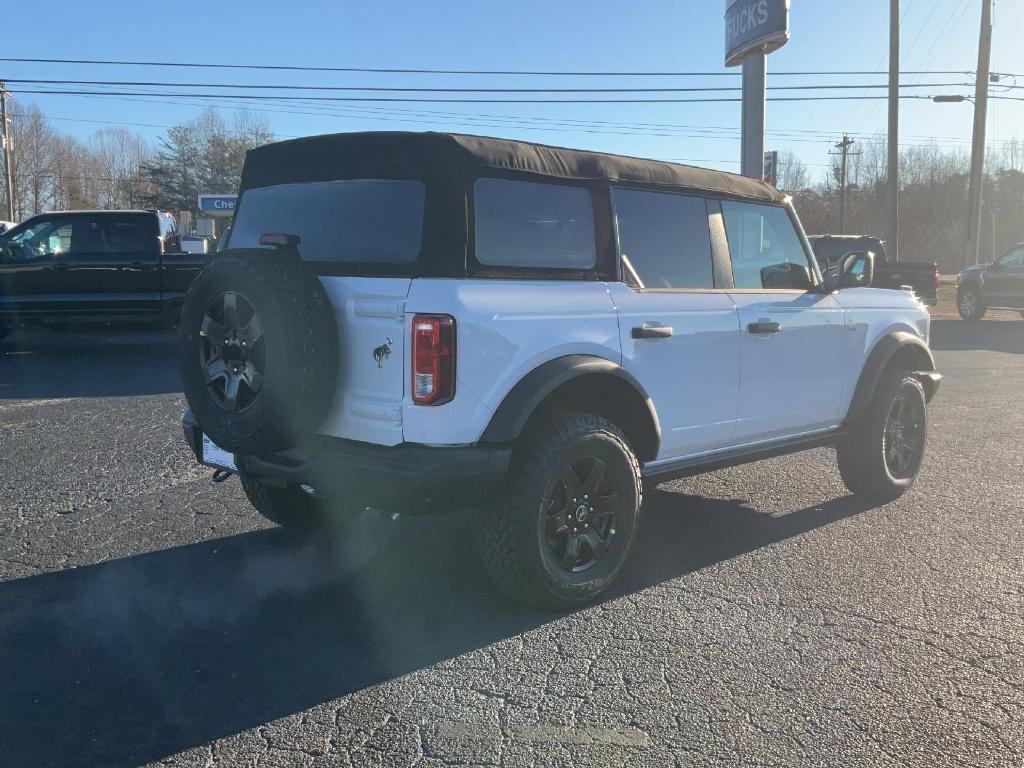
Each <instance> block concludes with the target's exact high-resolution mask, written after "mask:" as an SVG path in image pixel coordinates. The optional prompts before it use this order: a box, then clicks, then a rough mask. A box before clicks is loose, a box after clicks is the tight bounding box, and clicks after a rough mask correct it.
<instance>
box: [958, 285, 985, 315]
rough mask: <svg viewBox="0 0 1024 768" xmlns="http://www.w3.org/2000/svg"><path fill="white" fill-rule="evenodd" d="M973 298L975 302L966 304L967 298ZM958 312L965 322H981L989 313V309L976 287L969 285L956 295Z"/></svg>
mask: <svg viewBox="0 0 1024 768" xmlns="http://www.w3.org/2000/svg"><path fill="white" fill-rule="evenodd" d="M968 296H969V297H972V298H973V301H971V302H965V301H964V298H965V297H968ZM956 311H957V312H958V313H959V315H960V317H961V318H962V319H964V320H981V318H983V317H984V316H985V313H986V312H987V311H988V307H986V306H985V305H984V303H982V301H981V294H980V293H978V289H977V288H975V287H974V286H971V285H967V286H964V287H963V288H961V289H960V290H959V291H957V293H956Z"/></svg>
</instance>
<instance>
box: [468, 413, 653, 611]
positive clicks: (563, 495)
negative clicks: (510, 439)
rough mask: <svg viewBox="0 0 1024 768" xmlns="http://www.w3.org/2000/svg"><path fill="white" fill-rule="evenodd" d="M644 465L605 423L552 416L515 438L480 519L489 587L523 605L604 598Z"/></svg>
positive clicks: (627, 543)
mask: <svg viewBox="0 0 1024 768" xmlns="http://www.w3.org/2000/svg"><path fill="white" fill-rule="evenodd" d="M641 498H642V492H641V482H640V465H639V463H638V462H637V459H636V456H635V455H634V454H633V451H632V449H631V448H630V446H629V443H628V441H627V440H626V437H625V435H624V434H623V433H622V431H621V430H620V429H619V428H618V427H616V426H615V425H614V424H612V423H611V422H610V421H608V420H607V419H603V418H600V417H598V416H592V415H590V414H585V413H577V412H572V411H556V412H554V413H552V414H550V415H549V416H547V417H543V418H542V419H540V420H539V421H538V422H537V423H535V424H533V425H531V426H530V427H529V428H528V429H527V431H526V432H525V433H524V435H523V436H522V438H520V442H519V444H518V445H517V446H516V448H515V451H514V453H513V457H512V465H511V467H510V469H509V478H508V487H507V490H506V495H505V497H504V498H502V499H501V500H499V501H498V502H497V503H496V504H495V505H494V506H493V507H492V508H491V509H490V510H488V511H487V513H485V514H484V516H483V518H482V520H481V526H480V531H479V546H480V553H481V556H482V558H483V562H484V566H485V567H486V569H487V571H488V573H489V574H490V576H491V578H492V579H493V580H494V582H495V584H496V585H497V586H498V587H499V588H500V589H501V590H502V591H504V592H505V593H507V594H509V595H510V596H512V597H513V598H515V599H517V600H520V601H521V602H523V603H526V604H528V605H531V606H534V607H538V608H545V609H569V608H573V607H576V606H579V605H583V604H585V603H588V602H590V601H592V600H594V599H595V598H597V597H598V595H600V594H601V593H602V592H604V591H605V590H607V589H608V588H609V587H610V586H611V584H612V583H613V582H614V581H615V578H616V576H618V574H619V571H620V570H621V568H622V565H623V563H625V561H626V558H627V556H628V555H629V551H630V549H631V548H632V546H633V540H634V538H635V537H636V530H637V523H638V521H639V514H640V503H641Z"/></svg>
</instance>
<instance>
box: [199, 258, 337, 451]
mask: <svg viewBox="0 0 1024 768" xmlns="http://www.w3.org/2000/svg"><path fill="white" fill-rule="evenodd" d="M179 334H180V340H181V343H180V353H181V356H180V366H181V378H182V383H183V385H184V391H185V397H186V398H187V399H188V404H189V407H190V408H191V409H192V412H193V413H194V414H195V417H196V421H197V422H198V423H199V424H200V426H201V427H202V429H203V431H204V432H205V433H206V434H207V435H209V436H210V438H211V439H212V440H213V441H214V442H215V443H217V445H219V446H221V447H222V448H224V449H225V450H228V451H232V452H234V453H243V454H245V453H260V452H268V451H276V450H281V449H284V448H288V447H290V446H292V445H295V444H296V443H299V442H301V440H302V439H303V438H304V437H305V436H307V435H310V434H312V433H314V432H315V431H316V429H317V427H319V426H320V424H321V422H322V421H323V419H324V416H325V415H326V414H327V409H328V408H329V407H330V405H331V401H332V399H333V397H334V390H335V382H336V380H337V376H338V328H337V324H336V322H335V319H334V313H333V310H332V308H331V303H330V300H329V298H328V297H327V294H326V293H325V292H324V289H323V286H322V285H321V284H320V281H319V279H318V278H317V276H316V275H315V274H313V272H312V271H311V270H310V269H309V267H308V266H307V265H306V264H305V263H303V262H302V260H301V259H300V258H299V256H298V254H297V253H290V252H288V251H269V250H259V249H254V250H238V251H225V252H224V253H223V254H221V255H219V256H217V257H216V258H215V259H213V260H211V261H210V262H209V263H208V264H207V266H206V267H205V268H204V269H203V271H202V272H200V273H199V275H198V276H197V277H196V279H195V280H194V281H193V283H192V286H191V288H190V289H189V292H188V294H187V296H186V297H185V302H184V306H183V308H182V314H181V326H180V331H179Z"/></svg>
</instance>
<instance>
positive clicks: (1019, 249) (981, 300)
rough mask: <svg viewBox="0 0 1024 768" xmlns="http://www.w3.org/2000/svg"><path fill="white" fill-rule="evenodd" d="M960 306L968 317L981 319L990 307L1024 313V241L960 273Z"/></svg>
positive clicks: (958, 308)
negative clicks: (989, 261)
mask: <svg viewBox="0 0 1024 768" xmlns="http://www.w3.org/2000/svg"><path fill="white" fill-rule="evenodd" d="M956 308H957V311H958V312H959V313H960V317H962V318H963V319H964V320H980V319H981V318H983V317H984V316H985V312H987V311H988V310H990V309H1016V310H1020V311H1021V316H1022V317H1024V243H1018V244H1017V245H1015V246H1013V247H1012V248H1011V249H1010V250H1008V251H1007V252H1006V253H1004V254H1003V255H1002V256H1000V257H999V258H998V259H996V260H995V261H994V262H992V263H991V264H978V265H976V266H973V267H968V268H967V269H965V270H963V271H962V272H961V273H960V274H959V275H957V277H956Z"/></svg>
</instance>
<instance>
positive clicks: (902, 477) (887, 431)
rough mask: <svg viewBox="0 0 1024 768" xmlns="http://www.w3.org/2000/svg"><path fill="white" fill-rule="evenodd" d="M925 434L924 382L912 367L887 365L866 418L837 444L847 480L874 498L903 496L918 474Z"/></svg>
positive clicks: (854, 490)
mask: <svg viewBox="0 0 1024 768" xmlns="http://www.w3.org/2000/svg"><path fill="white" fill-rule="evenodd" d="M927 436H928V424H927V411H926V407H925V396H924V388H923V387H922V386H921V382H919V381H918V380H917V379H915V378H914V377H913V376H912V375H910V373H909V372H908V371H903V370H898V369H890V370H888V371H886V372H885V373H884V374H883V377H882V380H881V381H880V382H879V385H878V390H877V392H876V393H875V399H874V401H873V402H872V403H871V406H870V407H869V409H868V412H867V413H866V414H865V416H864V418H863V420H862V421H861V422H860V423H859V424H858V425H856V426H855V427H854V428H853V431H852V432H851V433H850V434H848V435H847V436H846V437H845V438H844V439H843V440H842V441H841V442H840V444H839V446H838V450H837V457H838V461H839V474H840V475H841V476H842V478H843V483H844V484H845V485H846V487H847V488H848V489H849V490H850V492H851V493H854V494H856V495H858V496H862V497H864V498H866V499H869V500H871V501H878V502H886V501H892V500H893V499H895V498H897V497H899V496H901V495H902V494H903V493H904V492H905V491H906V490H907V489H908V488H910V487H911V486H912V485H913V484H914V480H915V479H916V478H917V472H918V470H919V469H920V467H921V459H922V458H923V457H924V446H925V441H926V438H927Z"/></svg>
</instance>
